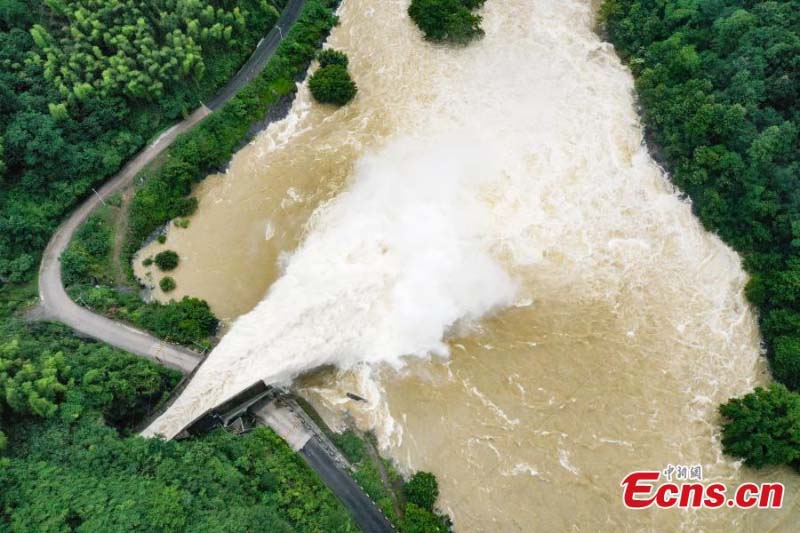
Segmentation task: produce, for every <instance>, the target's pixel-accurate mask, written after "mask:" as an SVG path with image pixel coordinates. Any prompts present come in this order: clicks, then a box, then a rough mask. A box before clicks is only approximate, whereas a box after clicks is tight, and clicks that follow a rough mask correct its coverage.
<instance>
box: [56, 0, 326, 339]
mask: <svg viewBox="0 0 800 533" xmlns="http://www.w3.org/2000/svg"><path fill="white" fill-rule="evenodd" d="M335 3H336V2H329V1H319V0H317V1H313V0H309V1H308V2H307V3H306V6H305V7H304V9H303V12H302V14H301V15H300V19H299V20H298V21H297V22H296V23H295V24H294V26H293V27H292V29H291V30H290V31H289V32H288V33H287V35H286V38H285V39H284V42H283V43H282V44H281V46H280V47H279V49H278V51H277V52H276V54H275V56H274V57H273V58H272V59H271V60H270V62H269V64H268V65H267V67H266V68H265V69H264V71H263V72H262V73H261V74H260V75H259V76H257V77H256V79H255V80H253V81H252V82H251V83H250V84H249V85H248V86H247V87H245V88H244V89H242V90H241V91H240V92H239V93H238V94H237V95H236V96H235V97H234V98H233V99H232V100H231V101H229V102H228V103H227V104H226V105H225V106H224V107H223V108H222V109H221V110H219V111H217V112H215V113H213V114H212V115H211V116H209V117H208V118H206V119H205V120H204V121H203V122H201V123H200V124H199V125H198V126H196V127H195V128H194V129H192V130H191V131H189V132H187V133H185V134H183V135H181V136H180V137H179V138H178V139H177V140H176V141H175V143H173V145H172V146H171V147H170V148H169V149H168V150H167V151H166V155H165V157H164V158H163V161H162V162H161V164H159V165H153V166H151V167H150V168H147V169H145V170H144V171H143V172H142V173H141V174H140V175H139V176H138V177H137V182H138V183H140V184H141V185H140V186H139V187H138V188H137V189H136V191H135V193H134V195H133V199H132V200H131V202H130V206H129V209H128V210H127V211H126V210H125V209H121V208H119V207H118V205H116V204H118V201H117V200H116V199H112V201H110V202H109V204H112V205H109V206H105V207H104V208H103V209H100V210H98V212H96V213H95V214H93V215H92V217H90V219H89V220H88V221H87V222H86V223H85V224H84V225H83V226H82V227H81V229H80V230H79V232H78V233H77V235H76V237H75V239H74V240H73V242H72V243H71V244H70V247H69V249H68V250H67V252H66V253H65V254H64V256H63V257H62V277H63V280H64V283H65V285H66V286H67V291H68V292H69V294H70V296H71V297H72V298H73V300H75V301H77V302H78V303H80V304H82V305H85V306H87V307H89V308H91V309H94V310H96V311H98V312H100V313H103V314H105V315H107V316H109V317H111V318H115V319H122V320H126V321H128V322H131V323H132V324H134V325H136V326H138V327H141V328H144V329H147V330H149V331H151V332H153V333H155V334H156V335H157V336H159V337H161V338H164V339H168V340H170V341H173V342H177V343H180V344H184V345H187V346H189V347H192V348H195V349H200V350H202V349H207V348H209V347H210V346H211V344H212V343H213V335H214V333H215V331H216V327H217V320H216V318H215V317H214V316H213V314H212V313H211V310H210V309H209V308H208V305H207V304H206V303H205V302H204V301H201V300H198V299H195V298H184V299H182V300H180V301H171V302H169V303H166V304H160V303H158V302H150V303H145V302H143V301H142V300H141V299H140V297H139V295H138V288H139V287H138V283H137V282H135V281H134V280H133V272H132V269H131V264H132V259H133V256H134V254H135V253H136V252H137V251H138V250H139V248H140V247H141V246H142V244H143V243H144V242H145V240H146V239H147V238H148V237H151V236H152V235H153V234H154V232H156V231H157V230H158V229H159V228H161V227H162V226H164V225H165V224H167V223H169V222H170V221H171V220H175V221H176V223H177V222H179V221H183V220H186V219H185V218H184V217H187V216H189V215H191V214H192V213H193V212H194V209H195V208H196V206H197V204H196V202H197V200H196V199H195V198H192V197H190V196H189V194H190V193H191V190H192V186H193V185H194V184H195V183H197V182H198V181H200V180H202V179H203V178H205V177H206V176H207V175H208V174H209V173H211V172H213V171H215V170H219V169H220V168H222V167H224V165H226V164H227V162H228V160H229V159H230V157H231V155H232V154H233V152H234V151H235V150H236V149H237V148H238V147H239V146H241V143H242V142H244V141H245V140H246V137H247V134H248V132H249V131H250V129H251V124H253V123H255V122H257V121H259V120H261V119H262V118H263V117H264V115H265V113H266V110H267V109H269V107H270V106H271V105H272V104H275V103H276V102H278V100H279V99H280V98H281V97H284V96H287V95H289V94H291V93H293V92H294V91H295V90H296V85H295V79H296V78H297V77H298V76H300V75H302V73H303V72H305V69H306V68H307V66H308V65H309V64H310V62H311V61H312V60H313V59H314V57H315V56H316V54H317V50H318V48H319V46H320V45H321V43H322V41H323V40H324V38H325V37H326V36H327V34H328V32H329V31H330V29H331V28H332V27H333V26H334V25H335V24H336V17H335V16H334V14H333V12H332V10H331V6H332V5H335ZM114 217H125V219H126V220H125V222H124V224H121V226H124V227H125V228H126V231H125V233H124V235H122V236H121V237H122V240H123V242H122V245H121V248H120V250H118V252H119V253H118V256H116V257H115V256H113V254H114V250H112V248H113V239H114V233H115V232H116V231H117V230H118V226H117V225H116V223H117V222H118V221H115V220H114ZM162 238H163V236H162ZM173 254H174V252H169V253H168V254H166V255H163V256H156V257H153V258H145V259H144V261H145V262H146V263H147V264H150V263H152V262H155V263H156V264H157V265H158V266H159V270H161V271H166V270H169V269H170V268H174V267H175V266H177V262H178V261H179V259H178V258H177V256H176V255H173ZM116 265H122V267H121V268H122V269H124V270H125V272H124V273H121V274H120V273H119V272H115V270H118V268H117V267H116ZM164 279H165V278H163V277H162V278H161V279H160V280H158V282H159V284H161V282H162V281H163V280H164ZM172 283H173V284H174V280H173V281H172ZM165 286H166V287H171V286H172V285H171V284H170V282H169V281H167V282H166V285H165Z"/></svg>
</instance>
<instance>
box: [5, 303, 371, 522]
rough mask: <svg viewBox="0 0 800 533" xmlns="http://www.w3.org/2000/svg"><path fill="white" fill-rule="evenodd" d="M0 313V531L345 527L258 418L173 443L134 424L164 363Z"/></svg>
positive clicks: (157, 386) (342, 514) (170, 382)
mask: <svg viewBox="0 0 800 533" xmlns="http://www.w3.org/2000/svg"><path fill="white" fill-rule="evenodd" d="M3 296H4V297H5V298H4V301H6V302H9V301H10V300H11V299H12V295H9V294H4V295H3ZM15 296H16V297H22V298H21V301H24V300H25V298H24V296H26V295H25V294H24V291H18V292H17V294H16V295H15ZM28 296H30V295H28ZM12 310H13V308H10V307H6V308H5V309H4V311H5V312H6V313H7V312H8V311H12ZM2 319H3V322H2V323H0V338H2V339H3V342H2V343H1V344H0V429H2V433H0V448H3V450H2V451H1V452H0V488H1V489H2V490H0V530H10V531H67V530H69V531H72V530H76V529H78V530H85V531H130V530H135V529H146V530H151V531H152V530H158V531H179V530H181V531H187V530H192V531H223V530H225V531H319V532H322V531H325V532H327V531H356V530H357V529H356V528H355V526H354V525H353V524H352V522H351V521H350V518H349V517H348V515H347V513H346V511H345V510H344V509H343V508H342V507H341V505H340V504H339V503H338V501H336V499H335V498H334V497H333V495H332V494H331V493H330V492H329V491H328V490H327V489H326V488H325V487H324V486H323V485H322V483H321V481H320V480H319V479H318V478H317V477H316V475H315V474H313V472H311V471H310V470H309V468H308V467H307V466H306V465H305V463H303V461H302V459H301V458H300V457H299V456H298V455H297V454H295V453H294V452H293V451H292V450H291V449H290V448H289V446H288V445H286V444H285V443H284V442H283V441H282V440H281V439H280V438H279V437H277V436H276V435H275V434H274V433H273V432H272V431H270V430H268V429H264V428H261V429H258V430H256V431H254V432H252V433H249V434H247V435H245V436H242V437H237V436H233V435H230V434H228V433H226V432H224V431H221V430H220V431H217V432H215V433H212V434H210V435H208V436H206V437H204V438H201V439H192V440H187V441H180V442H164V441H162V440H158V439H144V438H141V437H138V436H136V435H134V434H133V433H132V428H133V427H134V426H136V425H137V424H138V423H139V422H140V421H141V420H142V418H143V417H144V416H145V415H146V414H147V413H149V412H150V411H151V410H152V409H153V408H154V407H155V406H156V405H157V404H158V402H159V401H160V400H161V399H162V398H163V397H164V395H165V394H166V393H167V392H168V391H169V390H171V389H172V388H173V387H174V385H175V384H176V383H177V381H178V379H179V376H178V375H177V374H176V373H175V372H173V371H170V370H166V369H164V368H160V367H157V366H156V365H154V364H152V363H150V362H149V361H146V360H143V359H139V358H135V357H133V356H131V355H128V354H126V353H123V352H120V351H118V350H115V349H112V348H110V347H108V346H105V345H102V344H100V343H96V342H88V341H83V340H79V339H78V338H76V337H74V336H73V335H71V334H70V332H69V331H68V330H67V329H66V328H64V327H62V326H58V325H53V324H37V325H23V324H20V323H19V322H17V320H16V319H15V318H14V317H12V316H8V315H4V316H2Z"/></svg>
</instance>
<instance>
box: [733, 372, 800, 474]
mask: <svg viewBox="0 0 800 533" xmlns="http://www.w3.org/2000/svg"><path fill="white" fill-rule="evenodd" d="M719 411H720V414H722V416H723V417H725V419H726V420H725V422H724V423H723V425H722V445H723V447H724V448H725V452H726V453H728V454H730V455H734V456H736V457H741V458H742V459H744V461H745V463H746V464H748V465H750V466H754V467H761V466H766V465H782V464H789V463H791V462H793V461H795V460H797V459H800V396H798V395H796V394H792V393H791V392H789V390H788V389H787V388H786V387H784V386H783V385H780V384H774V385H771V386H770V387H769V388H767V389H764V388H761V387H758V388H757V389H756V390H755V391H754V392H751V393H750V394H747V395H745V396H743V397H742V398H736V399H733V400H730V401H729V402H728V403H726V404H724V405H722V406H720V409H719Z"/></svg>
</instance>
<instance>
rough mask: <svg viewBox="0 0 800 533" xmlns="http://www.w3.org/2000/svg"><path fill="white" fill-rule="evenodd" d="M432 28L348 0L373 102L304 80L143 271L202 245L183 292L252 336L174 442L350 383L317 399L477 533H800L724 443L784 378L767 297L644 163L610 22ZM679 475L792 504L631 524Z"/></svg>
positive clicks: (190, 400) (193, 407)
mask: <svg viewBox="0 0 800 533" xmlns="http://www.w3.org/2000/svg"><path fill="white" fill-rule="evenodd" d="M406 8H407V0H397V1H387V0H382V1H378V0H344V2H343V6H342V8H341V10H340V15H341V25H340V26H338V27H337V28H336V29H335V30H334V31H333V34H332V36H331V38H330V40H329V43H328V44H329V45H330V46H334V47H336V48H339V49H342V50H345V51H346V52H347V53H348V55H349V57H350V71H351V73H352V74H353V77H354V78H355V80H356V82H357V83H358V85H359V94H358V97H357V98H356V100H355V101H353V102H352V103H351V104H350V105H348V106H346V107H344V108H341V109H338V110H337V109H333V108H329V107H324V106H320V105H317V104H314V103H312V101H311V99H310V97H309V94H308V91H307V89H306V87H305V85H304V84H303V85H301V87H300V91H299V95H298V98H297V100H296V101H295V103H294V105H293V107H292V109H291V111H290V113H289V116H288V117H287V118H286V119H284V120H282V121H280V122H277V123H274V124H272V125H270V126H269V127H268V128H267V129H266V130H265V131H264V132H262V133H260V134H259V135H258V136H257V137H256V138H255V139H254V140H253V142H252V143H250V144H249V145H248V146H247V147H245V148H244V149H242V150H241V151H240V152H239V153H237V154H236V156H235V157H234V158H233V160H232V162H231V166H230V168H229V170H228V171H227V172H226V173H225V174H221V175H217V176H212V177H210V178H208V179H207V180H205V181H204V182H203V183H202V184H200V185H199V186H198V188H197V190H196V193H195V194H196V196H197V198H198V199H199V201H200V203H199V209H198V211H197V214H196V215H194V216H193V217H192V218H191V224H190V225H189V227H188V228H186V229H180V228H176V227H172V228H170V230H169V234H168V239H167V243H166V244H165V245H159V244H157V243H156V244H153V245H150V246H149V247H148V248H147V249H145V250H143V251H142V252H141V254H140V259H141V258H142V257H146V256H147V255H150V254H152V253H154V252H156V251H158V250H159V249H161V248H164V247H168V248H170V249H174V250H176V251H177V252H178V253H179V254H180V256H181V265H180V266H179V268H178V269H177V270H176V271H175V273H174V278H175V279H176V281H177V285H178V288H177V290H176V291H175V292H174V293H173V295H175V296H178V297H180V296H182V295H184V294H189V295H193V296H199V297H202V298H205V299H206V300H208V301H209V302H210V304H211V305H212V307H213V308H214V310H215V312H216V313H217V314H218V315H219V316H220V317H223V318H224V320H225V321H226V323H227V329H228V331H227V333H226V335H225V337H224V338H223V339H222V341H221V342H220V344H219V346H218V347H217V348H216V349H215V351H214V352H213V353H212V354H211V355H210V356H209V360H208V363H207V364H206V365H204V367H203V369H202V371H201V372H200V373H198V375H197V377H196V378H195V380H194V381H193V382H192V384H191V385H190V386H189V387H188V388H187V390H186V391H185V393H184V394H183V396H182V397H181V398H180V399H179V400H178V401H177V402H176V403H175V405H174V406H173V408H172V409H171V410H170V411H168V412H167V413H166V414H165V415H164V416H163V417H162V418H160V419H159V420H158V421H157V422H156V424H155V425H154V426H153V427H152V428H151V429H150V431H151V432H152V433H156V432H161V433H164V434H167V435H169V434H170V433H171V432H174V431H177V430H178V429H180V426H181V425H182V424H184V423H185V422H187V421H188V420H190V419H191V418H192V417H193V416H196V415H197V414H199V413H201V412H202V411H203V410H204V409H205V408H207V407H209V406H211V405H213V404H214V403H215V402H218V401H220V400H221V399H225V398H227V397H229V396H231V395H233V394H235V393H236V392H238V391H239V390H240V389H242V388H244V387H246V386H247V385H249V384H251V383H252V381H253V380H254V379H267V380H269V381H275V380H278V381H288V380H291V379H293V378H295V377H296V376H298V375H300V374H304V373H305V372H306V371H308V370H309V369H314V368H318V367H320V366H325V365H327V366H326V368H327V370H323V371H317V372H314V373H312V374H310V375H305V376H304V377H302V378H301V379H300V380H299V382H298V383H297V386H298V387H299V389H300V391H301V392H302V393H303V394H304V395H306V396H307V397H308V398H309V399H310V400H311V401H312V402H313V403H314V404H315V405H316V406H317V407H318V408H319V409H320V410H321V412H322V413H323V414H324V415H325V416H326V418H327V419H329V420H330V421H331V423H332V424H334V425H338V424H343V423H344V422H346V421H351V422H353V423H355V424H357V425H358V426H359V427H361V428H362V429H372V430H374V431H375V432H376V434H377V435H378V437H379V440H380V442H381V444H382V446H383V448H384V451H385V453H386V454H387V455H389V456H391V457H392V458H394V459H395V460H396V461H397V462H398V464H399V465H400V466H401V467H402V468H404V469H424V470H430V471H433V472H435V473H436V475H437V476H438V477H439V480H440V483H441V498H440V501H439V505H440V507H441V508H442V509H445V510H447V511H448V512H450V513H451V515H452V516H453V518H454V522H455V526H456V528H457V530H459V531H490V532H493V531H564V530H573V531H650V530H655V531H675V530H684V531H696V530H705V531H734V530H735V531H795V530H796V529H797V526H798V522H800V509H799V508H798V496H797V495H798V489H799V488H800V478H798V477H797V475H795V474H792V473H791V472H790V471H788V470H786V469H771V470H762V471H758V472H756V471H753V470H750V469H746V468H743V467H742V466H741V465H740V464H738V463H737V462H735V461H733V460H731V459H730V458H728V457H725V456H723V455H722V454H721V450H720V445H719V436H718V418H717V415H716V407H717V405H718V404H719V403H720V402H723V401H725V400H726V399H727V398H729V397H731V396H733V395H740V394H742V393H745V392H747V391H749V390H750V389H751V388H752V387H753V386H754V385H757V384H763V383H766V382H767V380H768V372H767V370H766V367H765V365H764V362H763V358H762V357H761V356H760V354H759V344H760V339H759V335H758V330H757V326H756V321H755V317H754V315H753V312H752V310H751V309H750V308H749V307H748V306H747V304H746V302H745V300H744V296H743V287H744V284H745V283H746V275H745V274H744V272H743V271H742V268H741V263H740V260H739V258H738V257H737V255H736V254H735V253H734V252H732V251H731V250H730V249H729V248H727V247H726V246H725V245H724V244H723V243H721V242H720V241H719V239H718V238H716V237H715V236H714V235H712V234H709V233H707V232H705V231H704V230H703V229H702V228H701V226H700V225H699V223H698V221H697V220H696V219H695V218H694V217H693V216H692V213H691V209H690V206H689V205H688V204H687V203H686V202H685V201H683V200H681V199H680V198H679V196H678V195H677V194H676V192H675V191H674V190H673V188H672V187H671V186H670V184H669V181H668V178H667V176H665V174H664V173H663V172H662V171H661V169H659V168H658V166H657V165H656V164H655V163H654V162H653V161H652V159H651V158H650V156H649V155H648V153H647V151H646V149H645V148H644V147H643V144H642V129H641V126H640V124H639V122H638V119H637V115H636V112H635V107H634V96H633V81H632V78H631V76H630V73H629V72H628V71H627V69H625V68H624V67H623V66H622V65H621V63H620V61H619V59H618V58H617V56H616V55H615V53H614V50H613V48H612V47H611V46H610V45H609V44H607V43H604V42H602V40H601V39H600V38H599V37H598V36H597V35H596V33H595V32H594V31H593V28H594V7H593V6H592V3H591V2H590V1H588V0H559V1H554V0H503V1H501V0H488V2H487V3H486V6H485V8H484V10H483V14H484V17H485V20H484V24H483V25H484V28H485V30H486V36H485V38H484V39H482V40H481V41H478V42H476V43H474V44H472V45H470V46H469V47H466V48H456V49H454V48H450V47H444V46H434V45H431V44H429V43H425V42H424V41H423V40H422V39H421V37H420V35H419V33H418V31H417V30H416V28H415V27H414V26H413V25H412V24H411V23H410V21H409V20H408V18H407V16H406V14H405V11H406ZM140 263H141V261H137V266H136V269H137V273H138V274H139V275H140V276H142V277H143V278H144V277H146V276H147V272H146V270H145V269H144V268H142V267H141V265H140ZM151 276H152V278H151V279H152V281H157V279H158V274H155V273H152V274H151ZM156 296H157V297H163V295H160V294H159V293H158V292H156ZM332 367H333V368H332ZM347 392H352V393H355V394H358V395H360V396H363V397H364V398H366V399H367V400H368V401H367V402H366V403H362V402H356V401H353V400H351V399H349V398H348V397H347V396H346V393H347ZM667 464H686V465H696V464H699V465H702V466H703V472H704V478H705V480H706V482H711V481H722V482H725V483H727V484H728V485H729V486H732V485H735V484H738V483H741V482H743V481H781V482H783V483H785V484H786V501H785V503H784V507H783V509H781V510H762V511H752V510H751V511H741V510H732V509H719V510H701V511H678V510H670V511H664V510H646V511H631V510H627V509H625V508H624V506H623V505H622V501H621V489H620V481H621V480H622V478H623V477H624V476H625V475H626V474H627V473H629V472H630V471H632V470H636V469H647V470H658V469H662V468H664V467H665V466H666V465H667Z"/></svg>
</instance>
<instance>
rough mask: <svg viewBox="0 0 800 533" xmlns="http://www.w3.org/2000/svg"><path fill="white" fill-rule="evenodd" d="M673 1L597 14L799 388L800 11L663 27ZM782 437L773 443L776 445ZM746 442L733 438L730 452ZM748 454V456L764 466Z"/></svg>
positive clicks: (653, 136) (762, 426) (773, 360)
mask: <svg viewBox="0 0 800 533" xmlns="http://www.w3.org/2000/svg"><path fill="white" fill-rule="evenodd" d="M667 4H668V6H667V8H663V9H662V8H652V7H640V6H638V4H637V5H634V4H633V3H632V2H631V1H630V0H607V1H606V2H605V4H604V5H603V9H602V13H603V19H604V22H605V27H606V29H607V34H608V37H609V40H610V41H611V42H612V43H614V45H615V46H616V48H617V49H618V51H619V53H620V55H621V57H622V58H623V59H624V60H625V61H626V63H627V65H628V66H629V68H630V69H631V72H632V73H633V75H634V77H635V79H636V92H637V97H638V101H639V112H640V120H641V122H642V124H643V125H644V126H645V129H646V138H647V141H648V142H647V144H648V146H649V147H650V148H651V151H653V157H654V158H656V160H658V161H659V162H660V163H661V164H663V166H664V167H665V168H666V169H668V170H669V171H670V177H671V181H672V183H674V184H675V186H676V187H678V188H679V189H680V190H681V191H682V192H683V193H684V194H685V195H686V196H687V197H688V198H690V199H691V204H692V209H693V212H694V214H695V215H696V216H697V217H698V218H699V219H700V221H701V222H702V223H703V225H704V227H705V228H706V229H707V230H708V231H711V232H713V233H715V234H716V235H719V236H720V238H721V239H722V240H724V241H725V242H726V243H727V244H728V245H730V246H731V247H732V248H734V249H735V250H736V251H737V252H738V253H739V254H740V255H741V257H742V260H743V266H744V268H745V269H746V270H747V272H748V273H749V276H750V279H749V281H748V283H747V286H746V289H745V293H746V296H747V299H748V301H749V304H750V305H751V306H753V307H754V308H755V309H756V310H757V311H758V315H759V328H760V332H761V336H762V338H763V342H764V345H765V348H766V355H767V359H768V361H769V363H770V369H771V371H772V375H773V377H774V378H775V380H777V381H778V382H780V383H782V384H784V385H786V386H787V387H788V388H789V389H791V390H794V391H797V390H800V293H798V291H797V289H796V285H797V283H796V279H797V273H798V266H797V265H798V252H797V249H798V245H800V241H798V235H799V234H800V233H799V232H798V227H797V224H796V222H794V221H795V219H796V218H797V213H798V208H797V202H796V201H795V199H794V196H795V189H796V183H795V182H796V179H795V178H794V177H792V176H794V175H796V170H797V168H798V164H800V160H799V159H800V158H798V153H800V137H799V136H798V128H799V127H800V125H798V124H797V116H798V115H797V114H798V110H799V109H800V104H799V103H798V102H799V101H800V100H799V98H800V92H798V91H797V90H796V89H792V88H791V87H792V83H794V86H795V87H796V86H797V82H798V81H800V80H798V78H797V74H796V73H795V72H794V71H792V69H791V68H788V67H786V65H787V64H788V62H789V60H790V58H791V57H793V56H792V53H793V52H791V51H790V49H789V48H788V46H789V45H788V44H787V43H794V42H796V41H797V39H798V37H800V17H799V16H798V15H797V8H798V7H800V4H798V3H797V2H794V3H787V4H784V5H777V4H773V3H770V2H754V3H753V4H752V5H750V6H748V7H747V9H743V8H737V9H734V7H733V6H730V7H725V6H724V4H719V5H715V6H713V7H709V8H708V9H707V10H705V11H703V12H700V11H697V10H695V9H688V10H686V11H685V12H684V13H682V15H681V17H680V19H679V20H667V18H669V17H668V16H667V15H665V14H664V13H668V12H669V11H670V8H671V7H672V4H676V3H675V2H667ZM793 4H794V5H793ZM675 7H676V9H677V6H675ZM645 28H647V29H646V30H645ZM762 65H766V66H762ZM790 80H794V82H792V81H790ZM654 147H655V149H654ZM790 397H794V398H798V397H797V396H795V395H792V396H790ZM751 399H753V400H754V398H751ZM762 405H763V404H762ZM786 416H787V415H786V413H785V412H782V411H781V410H779V409H775V410H772V409H765V411H764V419H762V420H758V421H750V422H749V423H751V424H754V425H753V426H752V427H751V428H750V430H748V431H746V432H745V433H747V434H750V433H752V431H765V430H766V428H767V427H769V425H770V424H771V423H773V422H775V421H776V420H778V419H782V418H783V417H786ZM783 419H785V418H783ZM739 421H742V420H741V418H740V420H739ZM730 422H732V423H736V422H737V420H732V421H726V423H724V424H723V431H724V432H725V431H726V429H727V428H729V427H732V426H731V425H729V423H730ZM793 431H800V427H799V428H796V429H795V430H793ZM783 438H784V437H783V436H782V435H778V434H775V435H771V439H773V440H771V441H770V445H769V448H770V449H774V447H775V446H778V444H777V443H778V442H780V441H781V440H782V439H783ZM740 439H741V437H736V438H728V436H727V435H726V437H725V438H723V444H725V446H726V451H728V452H730V451H731V448H730V447H731V446H733V445H736V444H738V443H739V440H740ZM787 446H788V448H789V450H790V451H789V452H788V453H781V454H777V455H775V456H773V457H771V458H769V459H767V460H768V461H769V464H781V463H787V464H788V463H793V462H794V461H795V459H797V458H798V457H800V448H799V447H798V446H797V444H796V442H788V443H787ZM755 448H756V449H760V448H761V446H760V445H759V446H756V447H755ZM744 449H752V447H751V446H745V447H744ZM753 453H754V454H755V455H753V456H746V457H744V459H745V460H746V461H748V462H751V461H752V462H754V463H756V464H757V463H759V462H761V458H760V457H756V455H758V452H756V451H755V450H754V451H753Z"/></svg>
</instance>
